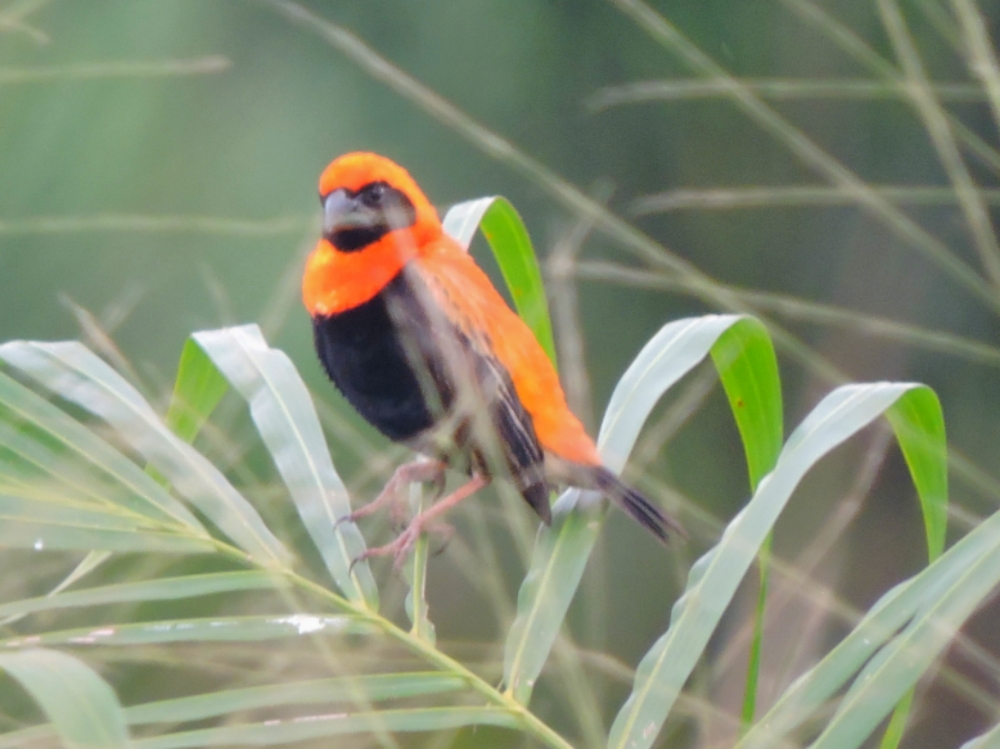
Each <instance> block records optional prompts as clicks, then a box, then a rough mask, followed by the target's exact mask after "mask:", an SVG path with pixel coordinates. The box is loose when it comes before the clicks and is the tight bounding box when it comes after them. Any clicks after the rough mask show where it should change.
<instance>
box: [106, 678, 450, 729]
mask: <svg viewBox="0 0 1000 749" xmlns="http://www.w3.org/2000/svg"><path fill="white" fill-rule="evenodd" d="M466 686H467V684H466V682H465V680H464V679H462V678H460V677H458V676H452V675H450V674H440V673H434V672H426V673H400V674H375V675H370V676H348V677H336V678H332V679H313V680H310V681H297V682H295V681H293V682H286V683H282V684H268V685H266V686H261V687H248V688H245V689H228V690H223V691H219V692H211V693H208V694H199V695H195V696H192V697H179V698H177V699H173V700H162V701H159V702H151V703H148V704H144V705H136V706H135V707H130V708H126V710H125V719H126V720H127V721H128V723H129V725H135V724H142V723H186V722H188V721H193V720H204V719H205V718H213V717H216V716H219V715H226V714H227V713H235V712H241V711H245V710H261V709H268V708H274V707H276V706H278V705H308V704H315V703H320V702H351V703H353V702H356V701H358V700H359V698H360V699H361V700H362V701H364V702H366V703H368V702H378V701H381V700H395V699H402V698H405V697H417V696H421V695H428V694H445V693H448V692H455V691H458V690H461V689H464V688H465V687H466Z"/></svg>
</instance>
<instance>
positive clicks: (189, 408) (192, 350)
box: [165, 338, 229, 442]
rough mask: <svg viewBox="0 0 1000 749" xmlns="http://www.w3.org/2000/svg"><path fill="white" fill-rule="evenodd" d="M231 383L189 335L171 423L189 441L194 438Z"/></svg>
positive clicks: (179, 368)
mask: <svg viewBox="0 0 1000 749" xmlns="http://www.w3.org/2000/svg"><path fill="white" fill-rule="evenodd" d="M228 388H229V383H227V382H226V378H225V377H223V376H222V375H221V374H219V370H218V369H216V367H215V365H214V364H213V363H212V360H211V359H209V358H208V356H207V355H206V354H205V352H204V351H202V349H201V346H199V345H198V344H197V343H196V342H195V341H194V339H192V338H188V339H187V341H185V342H184V349H183V350H182V351H181V360H180V363H179V364H178V365H177V378H176V379H175V380H174V392H173V396H172V397H171V399H170V406H169V407H168V408H167V416H166V419H165V420H166V422H167V426H168V427H170V429H172V430H173V432H174V434H176V435H177V436H178V437H180V438H181V439H182V440H184V441H185V442H194V438H195V437H196V436H198V432H200V431H201V428H202V427H203V426H204V424H205V421H207V420H208V417H209V416H211V414H212V412H213V411H214V410H215V407H216V406H217V405H219V401H220V400H222V396H223V395H225V394H226V390H227V389H228Z"/></svg>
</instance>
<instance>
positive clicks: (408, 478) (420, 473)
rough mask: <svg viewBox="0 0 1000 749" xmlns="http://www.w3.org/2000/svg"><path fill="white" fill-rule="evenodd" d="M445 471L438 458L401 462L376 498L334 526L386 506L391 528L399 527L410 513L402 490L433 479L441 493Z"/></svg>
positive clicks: (354, 519)
mask: <svg viewBox="0 0 1000 749" xmlns="http://www.w3.org/2000/svg"><path fill="white" fill-rule="evenodd" d="M444 472H445V464H444V463H442V462H441V461H439V460H415V461H412V462H410V463H404V464H403V465H401V466H399V468H397V469H396V471H395V473H393V474H392V478H391V479H389V482H388V483H387V484H386V485H385V488H383V489H382V491H381V492H379V495H378V496H377V497H375V499H373V500H372V501H371V502H369V503H368V504H366V505H363V506H361V507H359V508H358V509H356V510H355V511H354V512H352V513H350V514H348V515H344V516H343V517H342V518H339V519H338V520H337V522H336V524H335V527H336V526H337V525H340V524H341V523H356V522H357V521H358V520H360V519H361V518H365V517H368V516H369V515H372V514H374V513H375V512H378V511H379V510H380V509H382V508H383V507H385V506H388V507H389V520H390V522H391V523H392V525H393V527H394V528H395V527H402V526H403V524H404V522H405V520H406V517H407V515H408V514H409V503H408V502H407V496H406V492H405V489H406V488H407V487H408V486H409V485H410V484H413V483H417V482H420V483H424V482H425V481H433V482H434V483H435V485H436V486H437V487H438V492H439V493H440V492H441V491H442V490H443V488H444Z"/></svg>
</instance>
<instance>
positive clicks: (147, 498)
mask: <svg viewBox="0 0 1000 749" xmlns="http://www.w3.org/2000/svg"><path fill="white" fill-rule="evenodd" d="M7 345H8V346H9V345H11V344H7ZM4 350H9V349H6V346H4V347H0V352H2V351H4ZM0 356H2V353H0ZM0 405H2V406H3V409H2V410H0V419H2V421H0V444H3V445H4V447H6V448H7V449H8V450H10V451H12V452H14V453H17V454H20V455H21V456H22V458H25V459H27V460H29V462H31V463H34V464H35V465H36V466H37V467H38V468H40V469H42V470H43V471H46V472H51V474H52V478H53V479H55V480H56V481H57V482H61V481H63V480H64V478H66V477H65V476H64V474H63V471H64V470H65V471H70V470H72V469H71V468H70V466H71V465H72V464H74V463H77V464H83V465H86V466H88V467H92V468H94V469H97V470H98V471H100V472H101V473H103V474H104V475H105V476H107V477H108V478H110V479H113V481H114V483H115V484H116V485H119V486H121V487H122V488H124V489H125V491H124V492H122V493H120V496H119V495H118V494H116V495H115V498H116V499H117V500H118V501H119V502H120V503H121V504H122V506H124V507H127V508H128V509H130V510H132V511H134V512H138V513H141V514H144V515H147V516H149V517H152V518H156V519H160V520H167V521H171V522H174V523H177V524H179V525H184V526H186V527H187V528H189V529H191V530H192V531H194V532H195V533H198V534H200V535H203V536H207V535H208V532H207V531H206V530H205V529H204V527H203V526H202V525H201V523H199V522H198V520H197V519H196V518H195V517H194V515H192V514H191V512H190V511H189V510H188V509H187V508H186V507H184V505H182V504H181V503H180V502H178V501H177V500H176V499H174V498H173V497H171V496H170V495H169V494H168V493H167V492H166V491H165V490H164V489H163V487H162V486H160V485H159V484H157V483H156V482H155V481H153V479H151V478H150V477H149V476H148V475H146V474H145V473H144V472H143V471H142V470H141V469H140V468H139V467H138V466H137V465H136V464H135V463H133V462H132V461H131V460H129V459H128V458H126V457H125V456H124V455H122V454H121V453H120V452H119V451H118V450H116V449H115V448H113V447H112V446H111V445H109V444H108V443H107V442H105V441H104V440H103V439H101V438H100V437H99V436H98V435H97V434H95V433H94V432H93V431H91V430H89V429H87V428H86V427H84V426H83V425H82V424H80V423H79V422H77V421H75V420H74V419H72V418H70V417H69V416H68V415H67V414H65V413H64V412H62V411H61V410H59V409H58V408H57V407H56V406H54V405H52V404H51V403H49V402H48V401H46V400H45V399H44V398H42V397H41V396H39V395H38V394H37V393H34V392H32V391H31V390H29V389H28V388H26V387H25V386H24V385H22V384H20V383H19V382H17V381H16V380H13V379H11V378H10V377H8V376H7V375H5V374H4V373H3V372H0ZM14 417H16V418H14ZM25 424H28V425H30V426H31V428H32V429H33V430H37V432H35V434H34V435H32V433H31V432H30V431H27V430H25V429H24V425H25ZM8 425H9V426H8ZM39 436H41V437H44V439H45V440H47V441H48V442H49V443H50V445H58V446H59V447H60V449H61V450H64V451H65V453H66V458H65V459H63V460H58V459H56V458H55V457H54V456H53V455H52V447H50V446H48V445H45V444H42V442H41V441H40V440H39V439H38V437H39ZM29 441H33V442H34V445H31V446H30V450H31V451H43V453H42V454H41V455H40V456H39V458H38V459H37V460H36V459H32V458H31V457H29V455H28V454H27V453H28V452H29ZM56 466H58V468H59V473H57V472H55V471H54V467H56ZM69 478H71V479H72V481H73V483H74V484H76V486H77V487H78V488H81V489H85V490H88V489H91V488H93V485H94V482H93V481H92V480H91V478H90V476H89V475H88V471H84V470H79V471H75V470H74V471H72V475H71V476H70V477H69ZM101 489H104V490H106V489H107V484H106V482H105V483H104V484H103V486H101ZM96 493H100V492H96Z"/></svg>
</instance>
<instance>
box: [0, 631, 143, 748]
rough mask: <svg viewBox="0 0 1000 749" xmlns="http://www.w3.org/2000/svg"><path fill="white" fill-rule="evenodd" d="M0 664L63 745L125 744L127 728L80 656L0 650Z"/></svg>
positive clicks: (112, 696)
mask: <svg viewBox="0 0 1000 749" xmlns="http://www.w3.org/2000/svg"><path fill="white" fill-rule="evenodd" d="M0 669H2V670H3V671H6V672H7V673H8V674H10V675H11V676H12V677H14V678H15V679H16V680H17V681H18V682H20V684H21V686H23V687H24V688H25V689H26V690H27V691H28V693H29V694H31V696H32V697H33V698H34V699H35V701H36V702H37V703H38V704H39V705H40V706H41V708H42V710H43V711H44V712H45V714H46V715H47V716H48V717H49V720H51V721H52V725H53V727H54V728H55V731H56V733H57V734H58V735H59V738H60V739H62V743H63V745H64V746H66V747H68V748H69V749H95V748H96V747H100V748H101V749H119V748H120V749H127V748H128V747H129V746H130V744H129V738H128V731H127V730H126V728H125V718H124V716H123V715H122V709H121V705H119V703H118V698H117V697H115V693H114V692H113V691H112V689H111V687H110V686H108V684H107V682H105V681H104V680H103V679H102V678H101V677H100V676H98V675H97V673H96V672H94V671H93V670H92V669H91V668H90V667H89V666H86V665H85V664H84V663H83V662H82V661H80V660H78V659H76V658H74V657H73V656H71V655H66V654H65V653H59V652H56V651H54V650H44V649H32V650H24V651H22V652H19V653H0Z"/></svg>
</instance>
